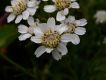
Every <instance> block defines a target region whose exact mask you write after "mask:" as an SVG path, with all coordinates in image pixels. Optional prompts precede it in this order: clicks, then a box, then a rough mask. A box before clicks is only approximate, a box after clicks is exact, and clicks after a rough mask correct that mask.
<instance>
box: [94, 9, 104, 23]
mask: <svg viewBox="0 0 106 80" xmlns="http://www.w3.org/2000/svg"><path fill="white" fill-rule="evenodd" d="M94 17H95V18H96V23H97V24H98V23H105V22H106V11H105V10H98V11H97V12H96V14H95V15H94Z"/></svg>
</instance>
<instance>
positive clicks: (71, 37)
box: [61, 33, 80, 45]
mask: <svg viewBox="0 0 106 80" xmlns="http://www.w3.org/2000/svg"><path fill="white" fill-rule="evenodd" d="M61 41H62V42H72V43H73V44H75V45H77V44H79V43H80V38H79V36H78V35H76V34H68V33H67V34H64V35H63V36H62V38H61Z"/></svg>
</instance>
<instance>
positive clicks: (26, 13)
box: [22, 10, 29, 20]
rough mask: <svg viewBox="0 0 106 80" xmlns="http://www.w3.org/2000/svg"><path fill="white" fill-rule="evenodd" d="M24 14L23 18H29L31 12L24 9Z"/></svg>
mask: <svg viewBox="0 0 106 80" xmlns="http://www.w3.org/2000/svg"><path fill="white" fill-rule="evenodd" d="M22 15H23V19H24V20H27V19H28V17H29V12H28V11H27V10H26V11H24V12H23V13H22Z"/></svg>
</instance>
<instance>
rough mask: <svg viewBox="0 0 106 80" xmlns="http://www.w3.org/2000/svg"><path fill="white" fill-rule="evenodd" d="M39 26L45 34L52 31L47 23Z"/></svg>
mask: <svg viewBox="0 0 106 80" xmlns="http://www.w3.org/2000/svg"><path fill="white" fill-rule="evenodd" d="M38 26H39V28H40V29H41V31H42V32H43V33H44V32H46V31H48V30H49V29H50V28H49V27H48V25H47V24H46V23H42V24H39V25H38Z"/></svg>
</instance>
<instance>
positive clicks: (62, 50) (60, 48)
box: [57, 43, 68, 55]
mask: <svg viewBox="0 0 106 80" xmlns="http://www.w3.org/2000/svg"><path fill="white" fill-rule="evenodd" d="M57 50H58V51H59V52H60V53H61V55H66V54H67V52H68V50H67V48H66V46H65V45H64V44H62V43H60V44H59V46H58V47H57Z"/></svg>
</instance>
